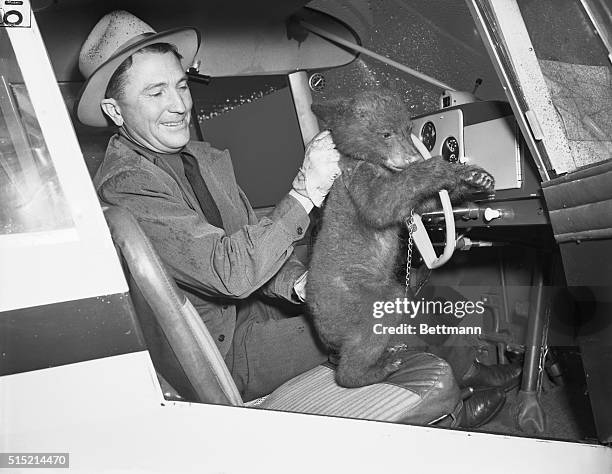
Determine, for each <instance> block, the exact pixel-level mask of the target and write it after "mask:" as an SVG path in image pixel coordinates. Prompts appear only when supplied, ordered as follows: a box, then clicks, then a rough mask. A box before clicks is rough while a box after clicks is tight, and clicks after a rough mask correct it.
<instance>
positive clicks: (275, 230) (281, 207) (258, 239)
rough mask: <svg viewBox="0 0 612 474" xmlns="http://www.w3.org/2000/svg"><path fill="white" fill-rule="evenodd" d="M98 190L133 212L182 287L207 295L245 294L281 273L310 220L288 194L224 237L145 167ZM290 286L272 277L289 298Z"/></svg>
mask: <svg viewBox="0 0 612 474" xmlns="http://www.w3.org/2000/svg"><path fill="white" fill-rule="evenodd" d="M99 194H100V197H101V198H102V199H103V200H104V201H105V202H107V203H109V204H112V205H118V206H121V207H124V208H127V209H128V210H130V211H131V212H132V213H133V214H134V215H135V216H136V218H137V219H138V221H139V222H140V224H141V226H142V227H143V229H144V231H145V232H146V234H147V235H148V236H149V238H150V239H151V240H152V242H153V244H154V246H155V248H156V250H157V251H158V253H159V254H160V256H161V258H162V259H163V261H164V262H165V263H166V265H167V266H168V267H169V270H170V271H171V273H172V275H173V276H174V277H175V278H176V279H177V280H178V281H179V282H180V283H181V284H182V285H184V286H187V287H189V288H192V289H193V290H196V291H198V292H201V293H202V294H204V295H210V296H228V297H235V298H245V297H247V296H249V295H250V294H251V293H252V292H254V291H255V290H257V289H258V288H260V287H261V286H262V285H263V284H264V283H266V282H268V281H269V280H271V279H272V277H274V276H275V275H276V274H277V272H279V270H280V269H281V268H282V267H283V265H284V264H285V262H286V261H287V260H288V259H289V257H290V256H291V253H292V251H293V246H294V244H295V242H297V241H298V240H300V239H301V238H302V236H303V234H304V232H305V231H306V228H307V226H308V224H309V219H308V214H307V213H306V211H305V210H304V208H303V207H302V206H301V204H300V203H299V202H297V200H295V199H294V198H292V197H290V196H287V197H285V198H284V199H282V200H281V202H280V203H279V204H278V205H277V206H276V208H275V210H274V211H273V212H272V213H271V215H270V216H269V217H264V218H262V219H261V220H260V221H259V222H258V223H253V224H249V225H246V226H244V227H243V228H241V229H240V230H239V231H237V232H235V233H234V234H232V235H225V233H224V232H223V230H222V229H219V228H217V227H214V226H212V225H210V224H209V223H207V222H205V221H204V220H203V219H201V217H200V216H199V215H198V213H196V212H195V211H194V210H192V209H191V208H190V207H189V206H188V205H187V204H186V203H185V201H184V200H183V198H182V196H177V195H176V194H175V193H174V192H173V190H172V187H171V186H169V185H168V184H167V183H165V182H164V180H163V179H162V178H160V177H159V176H157V175H155V174H153V173H151V172H149V171H146V170H129V171H124V172H121V173H119V174H118V175H116V176H114V177H113V178H111V179H109V180H108V181H106V182H105V183H104V184H103V185H102V186H101V188H100V189H99ZM285 272H286V277H288V278H287V280H289V279H291V278H293V275H294V274H296V273H297V272H298V270H297V269H296V268H295V267H294V265H293V264H291V265H289V266H288V268H287V269H286V270H284V271H283V272H282V275H283V276H285ZM301 273H303V271H301V272H300V274H301ZM298 276H299V275H296V276H295V278H297V277H298ZM293 281H295V279H294V280H293ZM270 283H272V282H270ZM288 284H289V283H287V287H282V284H281V281H280V280H279V281H278V282H277V281H276V280H274V282H273V287H274V290H275V292H277V293H281V294H282V296H283V297H287V296H289V295H290V292H289V295H287V292H288ZM291 289H292V282H291Z"/></svg>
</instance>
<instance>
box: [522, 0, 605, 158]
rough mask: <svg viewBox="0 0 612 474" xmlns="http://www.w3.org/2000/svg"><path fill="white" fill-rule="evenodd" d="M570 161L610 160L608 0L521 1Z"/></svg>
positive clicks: (523, 13)
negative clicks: (606, 0) (565, 140)
mask: <svg viewBox="0 0 612 474" xmlns="http://www.w3.org/2000/svg"><path fill="white" fill-rule="evenodd" d="M518 5H519V8H520V9H521V13H522V16H523V19H524V20H525V26H526V27H527V31H528V32H529V37H530V39H531V42H532V43H533V48H534V52H535V54H536V57H537V59H538V62H539V66H540V68H541V70H542V75H543V76H544V80H545V82H546V86H547V88H548V90H549V93H550V98H551V100H552V102H553V105H554V107H555V109H556V111H557V113H558V114H559V117H560V119H561V125H562V128H563V132H564V133H565V136H566V138H567V141H568V144H569V148H570V150H571V153H572V157H573V159H574V161H575V162H576V164H577V165H584V164H588V163H594V162H598V161H602V160H605V159H609V158H611V157H612V89H611V88H610V84H611V83H612V82H611V81H612V41H611V39H612V13H611V8H610V4H609V3H607V2H605V1H604V0H545V1H542V0H537V1H536V0H520V1H519V2H518Z"/></svg>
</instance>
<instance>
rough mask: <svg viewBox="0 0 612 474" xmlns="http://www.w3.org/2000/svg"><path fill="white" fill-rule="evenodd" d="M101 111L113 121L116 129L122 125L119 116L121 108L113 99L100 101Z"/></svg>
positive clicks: (121, 118) (121, 119) (120, 116)
mask: <svg viewBox="0 0 612 474" xmlns="http://www.w3.org/2000/svg"><path fill="white" fill-rule="evenodd" d="M100 107H102V111H103V112H104V113H105V114H106V115H107V116H108V117H109V118H110V119H111V120H112V121H113V123H114V124H115V125H117V127H121V126H122V125H123V116H122V115H121V107H119V104H118V103H117V101H116V100H115V99H112V98H111V99H102V102H100Z"/></svg>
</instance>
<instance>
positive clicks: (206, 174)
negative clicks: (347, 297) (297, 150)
mask: <svg viewBox="0 0 612 474" xmlns="http://www.w3.org/2000/svg"><path fill="white" fill-rule="evenodd" d="M119 31H120V32H122V34H120V35H118V34H117V32H119ZM126 32H127V34H129V40H128V42H127V43H128V44H127V46H126V45H125V44H124V43H125V40H126ZM198 44H199V34H198V33H197V31H195V30H193V29H190V28H182V29H178V30H172V31H170V32H165V33H160V34H154V33H153V30H152V29H151V28H150V27H149V26H148V25H146V24H145V23H143V22H142V21H140V20H139V19H138V18H136V17H134V16H133V15H131V14H129V13H127V12H121V11H119V12H113V13H110V14H109V15H106V16H105V17H104V18H103V19H102V20H101V21H100V22H99V23H98V24H97V25H96V26H95V28H94V30H93V31H92V33H91V34H90V36H89V37H88V39H87V41H86V42H85V44H84V46H83V48H82V51H81V56H80V61H79V63H80V65H81V69H82V71H83V73H84V75H85V76H86V77H87V76H88V77H89V80H88V81H87V84H86V85H85V87H84V89H83V92H82V95H81V98H80V101H79V104H78V108H77V115H78V117H79V120H81V121H82V122H83V123H85V124H88V125H93V126H100V125H104V126H106V125H107V121H106V117H108V118H109V119H110V120H111V121H112V122H113V123H114V124H115V125H116V126H117V127H119V134H118V135H115V136H114V137H112V138H111V140H110V142H109V145H108V149H107V153H106V157H105V160H104V162H103V164H102V165H101V167H100V169H99V170H98V172H97V174H96V176H95V178H94V184H95V186H96V189H97V191H98V193H99V195H100V197H101V199H102V200H103V201H105V202H107V203H109V204H113V205H119V206H122V207H125V208H127V209H129V210H130V211H131V212H132V213H133V214H134V215H135V216H136V217H137V219H138V220H139V222H140V224H141V226H142V227H143V229H144V230H145V232H146V233H147V235H148V236H149V238H150V239H151V240H152V242H153V244H154V246H155V248H156V250H157V251H158V253H159V254H160V256H161V257H162V259H163V260H164V262H165V263H166V265H167V266H168V267H169V269H170V271H171V273H172V274H173V276H174V277H175V278H176V279H177V282H178V283H179V285H180V287H181V288H182V289H183V290H184V291H185V293H186V295H187V297H188V298H189V299H190V300H191V302H192V303H193V304H194V306H195V308H196V309H197V310H198V312H199V313H200V314H201V315H202V317H203V320H204V322H205V323H206V325H207V327H208V329H209V331H210V333H211V334H212V336H213V338H214V339H215V341H216V343H217V346H218V348H219V350H220V352H221V354H222V355H223V356H224V357H225V358H226V361H227V363H228V367H229V368H230V371H231V372H232V375H233V376H234V378H235V380H236V383H237V385H238V387H239V389H240V391H241V393H242V395H243V397H244V398H245V399H247V400H248V399H252V398H255V397H257V396H260V395H264V394H267V393H269V392H270V391H272V390H273V389H274V388H276V387H277V386H278V385H280V384H281V383H282V382H284V381H285V380H288V379H290V378H292V377H293V376H295V375H297V374H299V373H302V372H304V371H306V370H308V369H310V368H312V367H314V366H316V365H318V364H320V363H321V362H323V361H324V360H326V358H327V356H326V354H325V353H324V352H323V351H322V350H321V348H319V345H318V342H317V340H316V338H315V336H314V333H313V332H312V329H311V328H310V325H309V323H308V322H307V321H306V320H305V318H303V317H293V318H286V317H283V315H282V314H281V313H280V312H279V311H278V310H276V308H274V307H272V306H269V305H266V304H264V303H262V302H261V301H260V300H258V299H255V298H251V297H250V296H251V295H252V294H254V293H258V294H260V295H266V296H271V297H275V298H280V299H282V300H285V301H289V302H292V303H299V302H300V299H299V297H298V295H301V296H302V297H303V288H304V284H305V272H306V269H305V268H304V266H303V265H302V264H301V263H300V262H299V261H298V260H297V259H296V258H294V257H292V256H291V254H292V250H293V246H294V245H295V243H296V242H297V241H298V240H300V239H301V238H302V237H303V236H304V232H305V231H306V229H307V227H308V225H309V218H308V212H309V211H310V210H311V209H312V207H313V205H314V204H313V202H312V199H313V196H314V199H318V202H317V203H319V202H320V201H321V200H322V198H323V197H324V195H325V194H326V193H327V191H328V190H329V188H330V187H331V184H332V183H333V180H334V178H335V176H337V174H338V172H339V170H338V167H337V160H338V158H339V155H338V153H337V151H336V150H335V149H334V147H333V142H332V141H331V137H330V135H329V133H323V134H320V135H319V136H318V137H317V138H316V139H315V140H314V141H313V142H312V143H311V144H310V145H309V146H308V147H307V150H306V156H305V162H304V166H303V167H302V171H301V172H300V173H301V174H300V178H301V179H297V178H296V181H295V185H294V188H293V189H292V190H291V191H290V192H289V194H288V195H287V196H286V197H285V198H284V199H282V200H281V201H280V202H279V203H278V205H277V206H276V208H275V209H274V211H273V212H272V214H271V215H270V216H269V217H264V218H263V219H261V220H260V221H258V220H257V218H256V216H255V214H254V212H253V209H252V208H251V206H250V204H249V202H248V200H247V198H246V196H245V195H244V194H243V193H242V191H241V190H240V189H239V187H238V185H237V184H236V181H235V177H234V172H233V169H232V163H231V161H230V158H229V153H228V151H219V150H215V149H214V148H212V147H211V146H210V145H208V144H205V143H197V142H192V143H189V144H188V142H189V138H190V137H189V122H190V119H191V108H192V100H191V95H190V91H189V87H188V85H187V77H186V75H185V70H186V69H187V66H188V65H189V64H190V63H191V62H192V61H193V58H194V56H195V54H196V51H197V49H198ZM117 49H119V52H118V53H117V52H116V51H117ZM178 51H180V54H179V52H178ZM94 72H95V74H94ZM307 189H308V190H309V191H307Z"/></svg>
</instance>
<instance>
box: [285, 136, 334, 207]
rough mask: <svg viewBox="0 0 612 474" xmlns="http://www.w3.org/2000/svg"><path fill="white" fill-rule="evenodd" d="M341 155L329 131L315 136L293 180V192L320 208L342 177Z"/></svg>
mask: <svg viewBox="0 0 612 474" xmlns="http://www.w3.org/2000/svg"><path fill="white" fill-rule="evenodd" d="M338 160H340V153H339V152H338V150H336V148H335V145H334V142H333V140H332V137H331V133H330V132H329V130H325V131H323V132H321V133H319V134H318V135H317V136H315V137H314V138H313V139H312V141H311V142H310V143H309V144H308V146H307V147H306V153H305V155H304V163H303V164H302V166H301V167H300V170H299V171H298V174H297V176H296V177H295V179H294V180H293V190H294V191H296V192H297V193H298V194H300V195H302V196H304V197H307V198H308V199H310V200H311V201H312V203H313V204H314V205H315V206H317V207H319V206H321V204H322V203H323V200H324V199H325V196H327V193H328V192H329V190H330V188H331V187H332V184H333V183H334V180H335V179H336V178H337V177H338V176H340V168H339V167H338Z"/></svg>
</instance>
